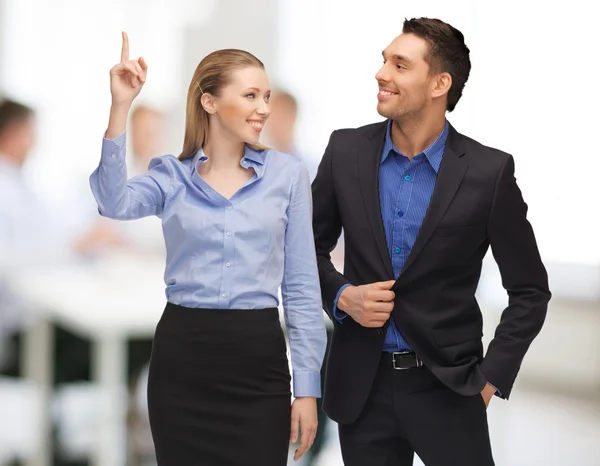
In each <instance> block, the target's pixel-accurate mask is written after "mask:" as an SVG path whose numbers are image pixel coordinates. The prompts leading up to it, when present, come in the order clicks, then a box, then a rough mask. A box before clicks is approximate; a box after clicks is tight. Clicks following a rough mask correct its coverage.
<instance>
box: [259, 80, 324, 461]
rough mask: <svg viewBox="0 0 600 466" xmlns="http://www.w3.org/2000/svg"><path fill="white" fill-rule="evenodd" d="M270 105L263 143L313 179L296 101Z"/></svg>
mask: <svg viewBox="0 0 600 466" xmlns="http://www.w3.org/2000/svg"><path fill="white" fill-rule="evenodd" d="M270 104H271V116H270V117H269V121H268V122H267V125H266V126H265V138H264V142H266V144H267V145H268V146H272V147H274V148H275V149H277V150H278V151H280V152H285V153H287V154H291V155H295V156H296V157H299V158H301V159H302V162H303V163H304V165H305V166H306V168H307V169H308V173H309V174H310V179H311V180H312V179H314V177H315V175H316V174H317V160H315V158H314V157H307V156H305V155H304V154H302V153H301V151H299V150H298V147H297V145H296V122H297V118H298V101H297V100H296V98H295V97H294V96H293V95H292V94H290V93H289V92H287V91H284V90H279V91H274V92H273V94H271V100H270ZM312 449H314V447H313V448H312ZM312 449H311V450H312Z"/></svg>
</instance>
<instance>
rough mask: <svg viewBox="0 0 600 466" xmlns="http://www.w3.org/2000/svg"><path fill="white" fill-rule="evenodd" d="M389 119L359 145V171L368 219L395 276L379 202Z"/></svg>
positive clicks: (385, 265) (380, 250)
mask: <svg viewBox="0 0 600 466" xmlns="http://www.w3.org/2000/svg"><path fill="white" fill-rule="evenodd" d="M386 130H387V121H384V122H382V123H380V124H378V125H375V126H374V127H372V128H371V130H370V131H369V132H368V133H367V134H366V135H365V137H364V138H363V139H362V140H361V143H360V144H359V145H358V147H357V159H358V171H359V179H360V187H361V191H362V197H363V200H364V204H365V209H366V213H367V219H368V221H369V224H370V225H371V230H372V232H373V236H374V237H375V243H376V245H377V250H378V251H379V254H380V256H381V260H382V261H383V264H384V267H385V272H386V274H387V275H388V276H389V277H390V279H393V278H394V270H393V268H392V262H391V260H390V255H389V252H388V248H387V241H386V239H385V230H384V226H383V219H382V217H381V206H380V202H379V165H380V162H381V151H382V150H383V144H384V143H385V134H386Z"/></svg>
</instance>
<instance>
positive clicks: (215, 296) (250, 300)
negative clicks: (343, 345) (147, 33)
mask: <svg viewBox="0 0 600 466" xmlns="http://www.w3.org/2000/svg"><path fill="white" fill-rule="evenodd" d="M125 139H126V136H125V134H122V135H121V136H118V137H117V138H115V139H113V140H108V139H104V141H103V144H102V155H101V159H100V165H99V166H98V168H97V169H96V170H95V171H94V172H93V173H92V175H91V177H90V185H91V188H92V192H93V193H94V197H95V198H96V201H97V203H98V208H99V212H100V214H101V215H103V216H106V217H109V218H114V219H122V220H130V219H136V218H141V217H145V216H149V215H156V216H158V217H160V218H162V228H163V234H164V237H165V244H166V250H167V261H166V262H167V263H166V270H165V283H166V296H167V300H168V301H169V302H172V303H174V304H179V305H181V306H186V307H191V308H217V309H256V308H268V307H277V306H278V305H279V299H278V289H279V286H280V285H281V294H282V298H283V308H284V315H285V322H286V328H287V331H288V337H289V340H290V349H291V359H292V368H293V381H294V384H293V385H294V386H293V390H294V395H295V396H320V369H321V364H322V361H323V356H324V352H325V344H326V336H325V326H324V321H323V314H322V304H321V292H320V287H319V277H318V271H317V262H316V254H315V246H314V239H313V233H312V199H311V191H310V181H309V175H308V171H307V170H306V168H305V167H304V166H303V165H302V162H301V161H300V160H299V159H297V158H295V157H293V156H291V155H288V154H284V153H280V152H277V151H274V150H264V151H255V150H252V149H251V148H249V147H246V149H245V155H244V157H243V158H242V160H241V162H240V163H241V165H242V166H243V167H245V168H248V169H250V168H252V169H253V170H254V176H253V177H252V178H251V179H250V180H248V182H247V183H246V184H245V185H244V186H243V187H242V188H241V189H240V190H239V191H238V192H236V193H235V194H234V195H233V196H232V197H231V198H230V199H227V198H225V197H223V196H221V195H220V194H219V193H218V192H216V191H215V190H214V189H213V188H212V187H211V186H210V185H209V184H208V183H206V182H205V181H204V180H203V179H202V177H201V176H200V175H199V174H198V167H199V166H200V164H202V163H204V162H206V161H207V160H208V157H207V156H206V155H204V153H203V152H202V150H199V151H198V153H197V154H196V155H195V156H194V157H193V158H190V159H187V160H183V161H180V160H179V159H178V158H177V157H175V156H173V155H165V156H162V157H158V158H155V159H153V160H152V161H151V162H150V165H149V168H148V171H147V172H146V173H145V174H143V175H140V176H135V177H133V178H131V179H130V180H127V170H126V166H125Z"/></svg>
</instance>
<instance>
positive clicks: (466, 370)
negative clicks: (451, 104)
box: [312, 122, 550, 423]
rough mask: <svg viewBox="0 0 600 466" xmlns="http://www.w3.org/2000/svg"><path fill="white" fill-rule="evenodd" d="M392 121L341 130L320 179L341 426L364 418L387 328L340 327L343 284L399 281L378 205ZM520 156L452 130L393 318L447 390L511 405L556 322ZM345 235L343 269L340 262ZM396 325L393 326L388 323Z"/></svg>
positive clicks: (318, 209) (332, 389) (321, 248)
mask: <svg viewBox="0 0 600 466" xmlns="http://www.w3.org/2000/svg"><path fill="white" fill-rule="evenodd" d="M386 124H387V122H381V123H376V124H373V125H369V126H364V127H362V128H358V129H349V130H339V131H335V132H333V134H332V135H331V138H330V140H329V144H328V146H327V149H326V151H325V154H324V156H323V159H322V161H321V164H320V165H319V170H318V173H317V176H316V178H315V180H314V182H313V185H312V190H313V203H314V223H313V228H314V235H315V245H316V251H317V259H318V266H319V275H320V280H321V290H322V295H323V304H324V307H325V310H326V311H327V313H328V314H329V316H330V317H331V318H332V320H333V322H334V333H333V339H332V346H331V350H330V355H329V359H328V363H327V364H328V366H327V375H326V383H325V394H324V400H323V401H324V409H325V411H326V413H327V414H328V415H329V416H330V417H331V418H332V419H334V420H335V421H337V422H339V423H351V422H353V421H354V420H355V419H356V418H357V417H358V416H359V414H360V412H361V410H362V408H363V406H364V404H365V401H366V400H367V397H368V394H369V391H370V389H371V387H372V384H373V380H374V377H375V373H376V370H377V367H378V363H379V360H380V357H381V352H382V349H383V343H384V339H385V334H386V329H387V324H386V326H385V327H383V328H378V329H370V328H365V327H362V326H360V325H359V324H357V323H356V322H355V321H354V320H352V319H351V318H347V319H345V320H344V321H343V323H341V324H340V323H338V322H337V321H336V320H335V318H333V314H332V313H333V303H334V300H335V297H336V295H337V293H338V291H339V290H340V288H341V286H342V285H344V284H346V283H350V284H352V285H363V284H367V283H373V282H379V281H385V280H393V279H394V274H393V270H392V265H391V261H390V257H389V254H388V248H387V244H386V238H385V232H384V226H383V220H382V217H381V210H380V205H379V185H378V173H379V163H380V159H381V150H382V147H383V143H384V140H385V134H386ZM526 214H527V205H526V204H525V202H524V201H523V198H522V196H521V191H520V190H519V188H518V186H517V183H516V180H515V177H514V162H513V158H512V156H510V155H509V154H506V153H504V152H501V151H499V150H496V149H492V148H489V147H486V146H483V145H482V144H479V143H478V142H476V141H474V140H472V139H470V138H468V137H466V136H463V135H461V134H459V133H458V132H457V131H456V130H455V129H454V128H453V127H450V129H449V134H448V139H447V142H446V147H445V150H444V156H443V160H442V164H441V167H440V170H439V173H438V178H437V181H436V185H435V188H434V191H433V195H432V198H431V202H430V204H429V208H428V210H427V213H426V215H425V218H424V220H423V224H422V226H421V229H420V231H419V234H418V236H417V239H416V242H415V244H414V246H413V249H412V251H411V253H410V255H409V257H408V259H407V261H406V264H405V266H404V268H403V270H402V272H401V273H400V276H399V277H398V279H397V281H396V283H395V285H394V287H393V288H392V289H393V291H394V292H395V294H396V298H395V303H394V310H393V311H392V315H391V318H392V319H394V321H395V322H396V324H397V326H398V328H399V329H400V331H401V333H402V335H403V336H404V337H405V339H406V340H407V342H408V343H409V344H410V345H411V347H412V348H413V349H414V350H415V351H416V353H417V354H418V355H419V357H420V358H421V359H422V360H423V362H424V363H425V365H426V366H427V367H428V368H429V369H430V370H431V371H432V372H433V373H434V374H435V375H436V376H437V377H438V378H439V379H440V380H441V381H442V382H443V383H444V384H445V385H446V386H448V387H449V388H451V389H452V390H454V391H456V392H458V393H460V394H463V395H475V394H477V393H479V392H480V391H481V390H482V389H483V387H484V386H485V384H486V382H489V383H491V384H492V385H494V386H495V387H496V388H498V390H499V391H500V392H501V393H502V395H503V396H504V397H506V398H508V396H509V395H510V392H511V388H512V386H513V383H514V380H515V377H516V375H517V372H518V371H519V367H520V365H521V362H522V360H523V357H524V356H525V353H526V352H527V350H528V348H529V345H530V344H531V342H532V340H533V339H534V338H535V336H536V335H537V334H538V332H539V331H540V329H541V327H542V324H543V322H544V319H545V316H546V309H547V305H548V301H549V300H550V291H549V289H548V278H547V274H546V270H545V268H544V266H543V264H542V261H541V259H540V255H539V252H538V248H537V245H536V241H535V237H534V234H533V230H532V228H531V225H530V224H529V222H528V221H527V218H526ZM342 228H343V231H344V243H345V246H344V247H345V260H344V273H343V274H340V273H339V272H337V271H336V269H335V268H334V266H333V264H332V263H331V260H330V252H331V251H332V250H333V248H334V247H335V245H336V243H337V241H338V238H339V236H340V233H341V231H342ZM490 245H491V247H492V252H493V254H494V258H495V259H496V262H497V263H498V266H499V269H500V272H501V275H502V283H503V286H504V287H505V288H506V290H507V292H508V297H509V299H508V303H509V304H508V307H507V308H506V309H505V310H504V312H503V314H502V318H501V321H500V324H499V325H498V327H497V330H496V334H495V337H494V339H493V340H492V342H491V344H490V346H489V348H488V351H487V354H486V355H485V357H483V346H482V341H481V337H482V315H481V312H480V310H479V306H478V304H477V301H476V299H475V290H476V289H477V285H478V282H479V277H480V274H481V267H482V260H483V258H484V256H485V254H486V251H487V249H488V246H490ZM388 324H389V321H388Z"/></svg>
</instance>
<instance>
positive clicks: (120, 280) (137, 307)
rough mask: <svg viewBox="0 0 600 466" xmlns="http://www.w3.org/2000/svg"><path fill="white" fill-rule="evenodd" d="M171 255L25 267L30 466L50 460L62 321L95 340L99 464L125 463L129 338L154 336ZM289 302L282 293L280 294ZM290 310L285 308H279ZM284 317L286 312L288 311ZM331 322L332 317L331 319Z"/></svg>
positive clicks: (19, 288)
mask: <svg viewBox="0 0 600 466" xmlns="http://www.w3.org/2000/svg"><path fill="white" fill-rule="evenodd" d="M164 266H165V264H164V259H162V258H152V257H150V258H146V257H139V256H135V257H133V256H127V255H121V256H118V257H111V258H107V259H106V260H102V261H101V262H98V263H82V264H71V265H64V266H53V267H51V268H48V269H39V268H38V269H35V270H27V271H23V272H22V273H21V274H19V275H18V276H17V277H16V278H15V280H14V281H13V282H12V283H11V285H12V287H13V289H14V291H15V292H16V293H18V295H19V296H21V297H22V298H23V299H24V300H25V301H26V302H27V303H28V304H29V305H30V306H31V308H32V309H33V310H34V314H35V316H34V317H35V320H34V323H33V325H32V326H31V327H30V328H29V330H28V332H27V335H26V338H25V351H24V358H25V361H24V365H23V366H24V368H25V376H26V377H27V378H28V379H29V380H30V381H32V382H33V383H34V384H35V385H36V386H38V387H39V388H40V390H41V394H42V399H43V400H44V403H42V406H43V407H44V412H43V413H40V414H41V421H40V426H39V428H38V429H36V432H35V434H36V435H37V436H38V439H37V444H38V445H40V448H39V451H38V453H37V454H36V456H35V457H34V458H32V459H31V461H30V462H29V463H28V466H49V465H50V464H51V460H50V449H49V440H48V439H49V438H50V432H51V421H50V414H49V404H50V393H51V392H50V390H51V385H52V384H51V382H52V381H51V377H52V374H53V372H54V371H53V366H52V363H53V358H52V352H53V342H52V336H51V327H50V324H51V323H52V322H55V323H57V324H59V325H61V326H64V327H66V328H68V329H69V330H70V331H72V332H75V333H77V334H80V335H82V336H84V337H86V338H89V339H90V340H91V341H92V342H93V343H94V353H93V360H92V367H93V369H92V370H93V378H94V381H95V382H97V383H98V385H99V388H100V392H101V394H102V398H101V400H102V407H101V408H102V409H101V412H102V418H101V422H100V426H99V427H100V435H99V436H98V442H97V444H96V448H95V450H94V452H93V456H92V464H93V465H94V466H121V465H124V464H125V457H126V445H125V438H126V433H125V412H126V393H127V392H126V380H125V378H126V367H125V364H126V361H127V353H126V352H127V340H128V339H130V338H134V337H152V336H153V335H154V331H155V328H156V324H157V323H158V321H159V319H160V316H161V315H162V312H163V309H164V306H165V303H166V296H165V291H164V290H165V284H164V281H163V275H164ZM279 299H280V302H281V296H280V297H279ZM279 310H280V314H282V306H281V305H280V306H279ZM280 319H281V322H282V323H283V316H282V315H280ZM325 321H326V325H328V326H331V325H332V324H331V322H330V321H329V319H328V318H327V317H325Z"/></svg>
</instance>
